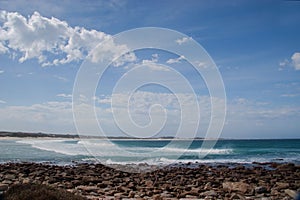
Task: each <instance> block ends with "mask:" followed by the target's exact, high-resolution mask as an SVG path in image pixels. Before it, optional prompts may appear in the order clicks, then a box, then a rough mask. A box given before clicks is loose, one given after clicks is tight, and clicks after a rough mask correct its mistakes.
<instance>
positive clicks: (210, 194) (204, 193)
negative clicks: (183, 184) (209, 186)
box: [200, 190, 218, 197]
mask: <svg viewBox="0 0 300 200" xmlns="http://www.w3.org/2000/svg"><path fill="white" fill-rule="evenodd" d="M200 196H202V197H206V196H210V197H216V196H218V194H217V192H216V191H214V190H210V191H206V192H202V193H201V194H200Z"/></svg>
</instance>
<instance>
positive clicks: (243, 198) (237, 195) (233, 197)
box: [229, 194, 246, 200]
mask: <svg viewBox="0 0 300 200" xmlns="http://www.w3.org/2000/svg"><path fill="white" fill-rule="evenodd" d="M229 199H232V200H233V199H240V200H246V198H245V197H244V196H242V195H240V194H232V195H231V197H230V198H229Z"/></svg>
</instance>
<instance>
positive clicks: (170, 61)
mask: <svg viewBox="0 0 300 200" xmlns="http://www.w3.org/2000/svg"><path fill="white" fill-rule="evenodd" d="M184 59H185V57H184V56H183V55H181V56H179V57H178V58H170V59H169V60H167V63H168V64H173V63H180V62H181V60H184Z"/></svg>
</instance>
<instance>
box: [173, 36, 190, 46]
mask: <svg viewBox="0 0 300 200" xmlns="http://www.w3.org/2000/svg"><path fill="white" fill-rule="evenodd" d="M190 40H192V38H191V37H183V38H180V39H177V40H175V42H176V43H177V44H179V45H182V44H183V43H186V42H188V41H190Z"/></svg>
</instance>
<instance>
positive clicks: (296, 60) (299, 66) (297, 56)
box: [291, 52, 300, 70]
mask: <svg viewBox="0 0 300 200" xmlns="http://www.w3.org/2000/svg"><path fill="white" fill-rule="evenodd" d="M291 59H292V64H293V67H294V68H295V70H300V53H298V52H296V53H294V54H293V55H292V57H291Z"/></svg>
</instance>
